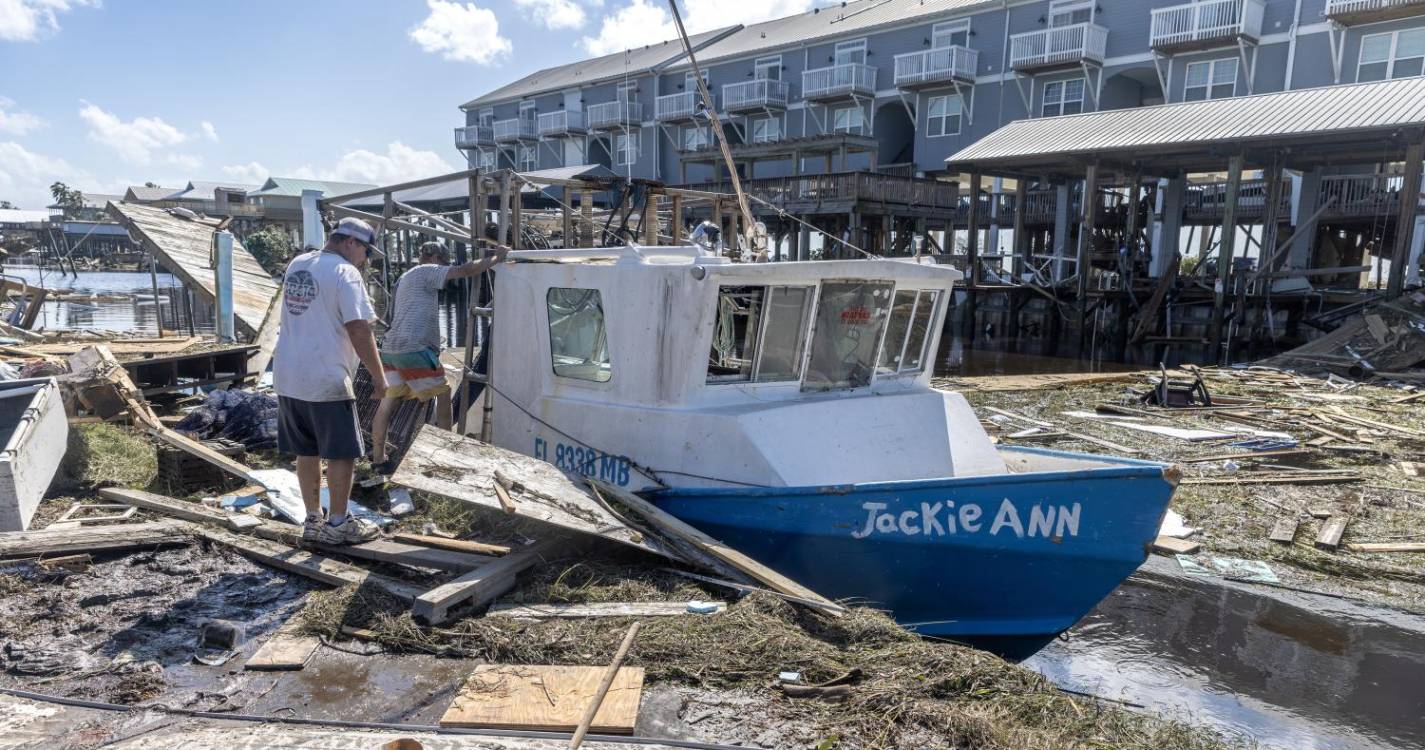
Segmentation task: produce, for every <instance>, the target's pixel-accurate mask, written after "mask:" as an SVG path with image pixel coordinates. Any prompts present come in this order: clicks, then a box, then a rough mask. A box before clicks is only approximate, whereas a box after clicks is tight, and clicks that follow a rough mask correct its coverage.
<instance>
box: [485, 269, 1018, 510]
mask: <svg viewBox="0 0 1425 750" xmlns="http://www.w3.org/2000/svg"><path fill="white" fill-rule="evenodd" d="M513 257H514V259H515V262H513V263H511V264H509V265H507V266H506V267H504V268H502V269H501V270H500V271H499V272H498V273H497V274H496V282H495V319H496V323H495V331H496V332H495V334H494V335H493V337H492V349H491V359H490V369H491V376H492V377H491V381H492V387H493V390H494V396H493V398H494V400H493V407H494V413H493V440H494V442H495V443H496V444H498V445H501V446H503V447H505V448H509V449H511V450H516V451H519V452H521V453H526V454H530V455H533V456H535V457H537V458H540V459H543V460H546V461H549V462H551V463H554V464H555V465H556V466H559V467H560V468H563V469H565V470H566V471H570V472H573V473H582V474H586V475H590V476H596V477H599V478H602V479H604V480H606V481H610V482H614V483H616V484H619V485H622V486H627V487H630V488H631V489H643V488H651V487H658V486H671V487H679V486H699V487H788V486H821V485H833V484H850V483H863V482H876V481H897V480H910V479H930V478H944V477H949V476H966V475H978V474H992V473H1001V472H1003V471H1004V470H1005V467H1004V463H1003V461H1001V460H1000V458H999V456H998V453H997V452H996V451H995V449H994V446H993V445H992V444H991V442H990V441H989V439H988V437H987V436H986V435H985V433H984V431H983V429H982V428H981V426H980V424H979V422H978V420H977V419H976V418H975V416H974V413H973V412H972V411H971V409H970V408H969V406H968V405H967V404H966V403H965V401H964V399H963V398H962V397H961V396H959V395H958V394H953V393H946V392H941V391H935V390H933V389H931V388H930V377H931V374H932V370H933V365H934V362H933V360H934V355H935V352H936V347H937V344H938V342H939V338H940V331H941V329H942V327H943V322H944V317H945V314H946V309H947V306H948V304H949V302H950V291H951V285H952V284H953V282H954V281H955V280H957V279H959V278H960V273H959V272H958V271H956V270H955V269H953V268H949V267H947V266H941V265H933V264H929V263H916V262H912V261H902V260H896V261H891V260H855V261H817V262H793V263H758V264H753V263H730V262H728V261H727V260H726V259H724V258H718V257H709V256H706V255H704V254H702V253H701V252H700V251H699V249H698V248H695V247H639V246H631V247H622V248H609V249H594V250H548V251H529V252H520V253H516V254H514V256H513Z"/></svg>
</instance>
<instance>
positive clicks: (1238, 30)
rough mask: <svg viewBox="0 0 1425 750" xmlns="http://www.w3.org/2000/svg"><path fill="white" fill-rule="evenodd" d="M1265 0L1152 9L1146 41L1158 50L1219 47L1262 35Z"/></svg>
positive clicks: (1214, 0)
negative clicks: (1150, 28)
mask: <svg viewBox="0 0 1425 750" xmlns="http://www.w3.org/2000/svg"><path fill="white" fill-rule="evenodd" d="M1265 9H1266V0H1202V1H1201V2H1196V3H1187V4H1185V5H1174V6H1171V7H1168V8H1158V9H1156V10H1154V11H1153V24H1152V30H1151V31H1150V32H1149V37H1148V44H1149V46H1151V47H1152V48H1153V49H1155V50H1157V51H1159V52H1186V51H1189V50H1195V49H1206V48H1209V47H1219V46H1221V45H1224V44H1233V43H1235V42H1237V41H1238V40H1243V41H1248V42H1251V43H1253V44H1255V43H1256V41H1257V40H1258V39H1260V38H1261V36H1262V13H1263V12H1264V11H1265Z"/></svg>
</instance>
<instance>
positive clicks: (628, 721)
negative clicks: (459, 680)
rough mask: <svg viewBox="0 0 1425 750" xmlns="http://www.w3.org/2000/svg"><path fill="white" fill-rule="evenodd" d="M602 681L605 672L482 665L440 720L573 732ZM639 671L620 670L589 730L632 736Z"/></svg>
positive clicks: (464, 724) (452, 723) (639, 688)
mask: <svg viewBox="0 0 1425 750" xmlns="http://www.w3.org/2000/svg"><path fill="white" fill-rule="evenodd" d="M603 676H604V668H603V667H553V666H533V665H508V664H482V665H480V666H477V667H476V668H475V671H474V672H473V673H472V674H471V675H470V677H468V678H467V679H466V680H465V684H464V685H463V686H461V688H460V691H459V692H458V693H456V695H455V700H453V701H451V702H450V707H449V708H447V709H446V710H445V715H444V716H441V717H440V725H441V726H443V727H480V728H485V729H526V730H531V731H541V732H572V731H573V730H574V728H575V727H577V726H578V725H579V721H580V719H582V718H583V715H584V710H585V709H586V708H587V707H588V705H589V701H590V700H591V699H592V698H593V697H594V692H595V691H596V690H597V689H598V687H599V682H600V680H601V679H602V678H603ZM642 696H643V668H642V667H621V668H620V669H619V671H618V673H617V674H616V675H615V676H614V682H613V686H612V687H610V688H609V692H608V695H606V696H605V697H604V701H603V703H602V704H601V705H600V706H599V711H598V713H596V714H594V723H593V724H592V725H591V726H590V728H589V731H591V732H593V733H595V734H633V726H634V723H635V722H636V721H637V719H638V703H639V700H640V699H641V698H642Z"/></svg>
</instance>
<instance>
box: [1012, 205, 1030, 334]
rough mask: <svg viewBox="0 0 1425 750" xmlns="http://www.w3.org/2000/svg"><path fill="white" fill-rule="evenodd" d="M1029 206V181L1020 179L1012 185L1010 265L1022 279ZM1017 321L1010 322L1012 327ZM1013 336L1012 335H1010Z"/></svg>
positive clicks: (1027, 246) (1028, 260) (1027, 259)
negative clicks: (1012, 249)
mask: <svg viewBox="0 0 1425 750" xmlns="http://www.w3.org/2000/svg"><path fill="white" fill-rule="evenodd" d="M1028 206H1029V180H1026V179H1024V178H1023V177H1020V178H1019V179H1017V180H1015V185H1014V262H1013V263H1012V264H1011V265H1010V268H1011V270H1012V271H1013V272H1014V273H1015V275H1016V276H1020V278H1023V277H1022V276H1021V274H1022V273H1023V270H1024V267H1025V266H1026V265H1028V264H1029V263H1030V259H1029V253H1030V249H1029V232H1028V231H1026V230H1025V228H1024V214H1025V211H1026V210H1027V209H1028ZM1017 322H1018V321H1011V326H1012V327H1017V326H1016V325H1015V324H1016V323H1017ZM1011 335H1013V334H1011Z"/></svg>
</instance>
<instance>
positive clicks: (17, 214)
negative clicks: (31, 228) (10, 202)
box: [0, 208, 54, 224]
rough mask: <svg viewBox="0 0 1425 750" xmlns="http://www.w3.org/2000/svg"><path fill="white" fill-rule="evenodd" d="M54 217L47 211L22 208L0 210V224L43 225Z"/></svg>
mask: <svg viewBox="0 0 1425 750" xmlns="http://www.w3.org/2000/svg"><path fill="white" fill-rule="evenodd" d="M51 216H54V214H53V213H51V212H49V211H36V210H33V209H23V208H0V224H44V223H45V222H47V221H49V218H50V217H51Z"/></svg>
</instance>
